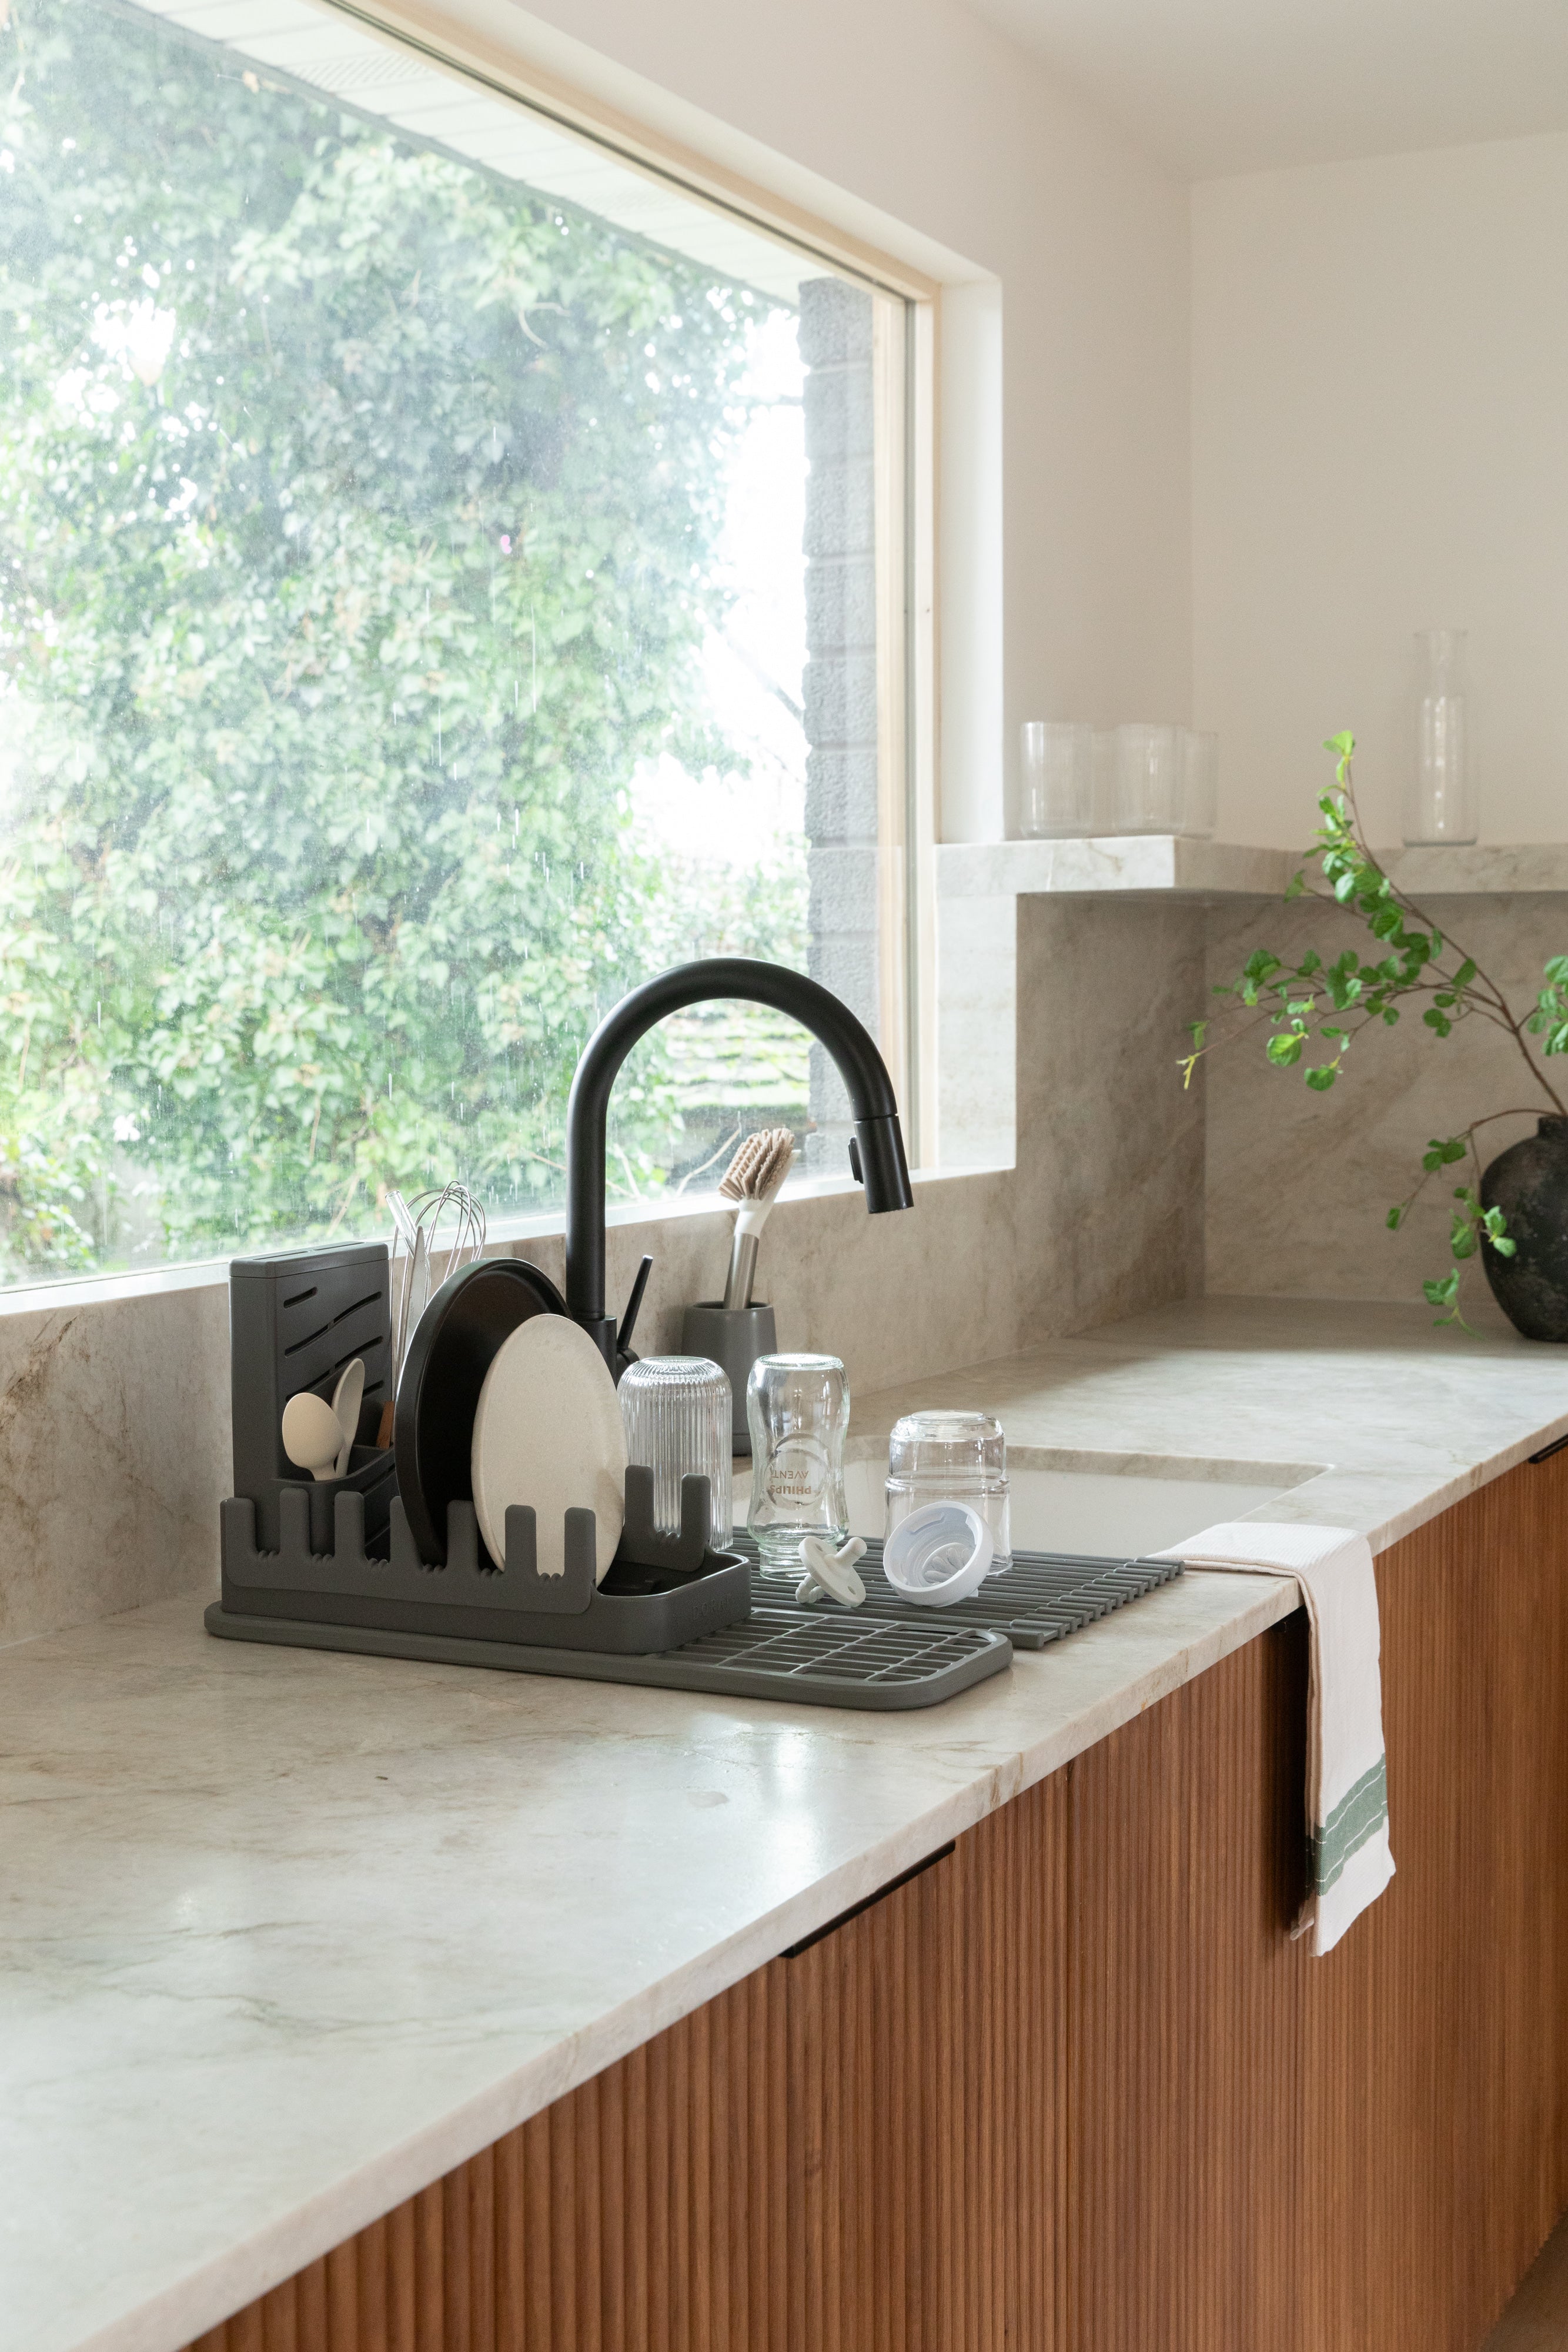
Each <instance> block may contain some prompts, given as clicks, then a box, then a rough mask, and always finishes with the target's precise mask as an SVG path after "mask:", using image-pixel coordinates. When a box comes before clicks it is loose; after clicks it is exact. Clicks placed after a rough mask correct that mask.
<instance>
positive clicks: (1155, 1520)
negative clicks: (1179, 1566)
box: [844, 1438, 1323, 1558]
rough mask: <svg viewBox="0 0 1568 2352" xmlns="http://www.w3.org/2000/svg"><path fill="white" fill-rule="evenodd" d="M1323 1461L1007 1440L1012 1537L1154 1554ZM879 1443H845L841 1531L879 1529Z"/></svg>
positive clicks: (1235, 1514) (1036, 1543)
mask: <svg viewBox="0 0 1568 2352" xmlns="http://www.w3.org/2000/svg"><path fill="white" fill-rule="evenodd" d="M1322 1467H1323V1465H1322V1463H1317V1462H1220V1461H1204V1460H1197V1459H1187V1458H1182V1457H1176V1456H1161V1455H1149V1454H1087V1455H1086V1454H1060V1453H1055V1452H1052V1451H1051V1450H1049V1449H1047V1448H1044V1447H1034V1446H1024V1445H1020V1446H1010V1447H1009V1450H1008V1476H1009V1481H1010V1483H1011V1488H1012V1537H1013V1542H1014V1544H1015V1545H1016V1546H1017V1547H1019V1549H1022V1550H1026V1551H1070V1552H1093V1553H1102V1552H1103V1553H1110V1554H1113V1555H1117V1556H1120V1557H1123V1558H1125V1557H1127V1556H1129V1555H1130V1554H1133V1553H1135V1552H1152V1551H1162V1550H1164V1549H1166V1546H1167V1545H1170V1544H1175V1543H1181V1542H1182V1541H1183V1540H1184V1539H1185V1538H1186V1537H1188V1536H1195V1535H1197V1533H1198V1532H1199V1531H1200V1530H1201V1529H1202V1528H1209V1527H1213V1526H1215V1525H1216V1524H1217V1523H1218V1521H1220V1520H1222V1519H1239V1518H1242V1517H1245V1516H1246V1515H1247V1513H1249V1511H1253V1510H1256V1509H1257V1508H1258V1507H1259V1506H1260V1504H1265V1503H1271V1502H1273V1501H1274V1500H1275V1498H1276V1497H1277V1496H1281V1495H1284V1494H1288V1493H1289V1492H1290V1491H1291V1488H1292V1487H1293V1486H1301V1485H1302V1484H1304V1482H1305V1481H1306V1480H1307V1479H1309V1478H1315V1477H1316V1476H1317V1475H1318V1474H1319V1472H1320V1471H1321V1470H1322ZM886 1475H887V1447H886V1444H885V1442H884V1441H877V1440H873V1439H869V1438H859V1439H852V1440H851V1443H850V1445H849V1449H848V1454H847V1458H846V1461H845V1465H844V1480H845V1486H846V1488H847V1491H848V1496H849V1506H850V1527H851V1529H852V1532H853V1533H854V1534H855V1535H858V1536H880V1535H881V1533H882V1530H883V1479H884V1477H885V1476H886Z"/></svg>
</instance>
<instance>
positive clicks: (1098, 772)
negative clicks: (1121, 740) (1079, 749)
mask: <svg viewBox="0 0 1568 2352" xmlns="http://www.w3.org/2000/svg"><path fill="white" fill-rule="evenodd" d="M1093 761H1094V793H1093V803H1092V805H1093V816H1092V827H1091V829H1092V831H1093V832H1095V833H1098V834H1108V833H1119V832H1120V831H1121V823H1120V820H1119V818H1118V816H1117V814H1116V730H1115V729H1114V728H1113V727H1096V729H1095V730H1094V750H1093Z"/></svg>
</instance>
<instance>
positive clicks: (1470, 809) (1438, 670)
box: [1405, 629, 1480, 848]
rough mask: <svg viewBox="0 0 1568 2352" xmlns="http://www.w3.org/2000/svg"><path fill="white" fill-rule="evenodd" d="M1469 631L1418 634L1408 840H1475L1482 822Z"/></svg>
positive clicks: (1411, 842)
mask: <svg viewBox="0 0 1568 2352" xmlns="http://www.w3.org/2000/svg"><path fill="white" fill-rule="evenodd" d="M1465 636H1466V632H1465V631H1464V630H1463V629H1420V630H1417V632H1416V653H1417V656H1418V657H1419V661H1420V667H1421V677H1420V685H1421V697H1420V700H1419V702H1418V703H1417V705H1416V761H1415V766H1414V769H1413V770H1412V772H1411V775H1410V780H1409V783H1408V785H1407V787H1406V794H1405V839H1406V842H1407V843H1408V844H1409V845H1410V846H1411V847H1412V848H1414V847H1416V845H1418V844H1427V843H1432V844H1437V843H1446V844H1448V845H1451V846H1453V847H1455V848H1459V847H1463V846H1465V845H1468V844H1469V843H1470V842H1472V841H1474V839H1475V838H1476V835H1477V834H1478V833H1479V829H1480V827H1479V818H1478V814H1477V807H1476V790H1475V780H1474V777H1473V776H1472V774H1471V772H1470V763H1469V718H1468V713H1467V708H1466V705H1467V700H1468V698H1467V695H1466V691H1465Z"/></svg>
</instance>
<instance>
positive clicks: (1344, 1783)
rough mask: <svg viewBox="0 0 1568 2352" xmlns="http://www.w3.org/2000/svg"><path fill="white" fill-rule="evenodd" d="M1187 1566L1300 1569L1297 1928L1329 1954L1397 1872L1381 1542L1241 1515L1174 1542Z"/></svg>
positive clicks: (1276, 1572) (1282, 1572)
mask: <svg viewBox="0 0 1568 2352" xmlns="http://www.w3.org/2000/svg"><path fill="white" fill-rule="evenodd" d="M1157 1557H1159V1558H1161V1559H1181V1560H1185V1561H1186V1564H1187V1566H1188V1567H1189V1568H1217V1569H1252V1570H1257V1571H1258V1572H1259V1573H1260V1574H1261V1575H1264V1576H1291V1577H1294V1579H1295V1580H1296V1585H1297V1588H1298V1590H1299V1591H1300V1592H1301V1599H1302V1601H1303V1602H1304V1604H1305V1606H1306V1612H1307V1623H1308V1627H1309V1637H1308V1638H1309V1644H1310V1647H1309V1664H1308V1683H1307V1841H1308V1849H1309V1852H1308V1862H1309V1881H1308V1892H1307V1899H1306V1901H1305V1903H1304V1904H1303V1905H1302V1906H1301V1916H1300V1918H1299V1919H1298V1920H1297V1922H1296V1925H1295V1927H1294V1928H1293V1929H1292V1931H1291V1932H1292V1933H1293V1934H1294V1935H1297V1936H1304V1935H1307V1934H1309V1933H1310V1934H1311V1936H1312V1950H1313V1952H1314V1953H1315V1954H1316V1955H1317V1956H1318V1957H1319V1958H1321V1957H1322V1954H1323V1953H1324V1952H1332V1951H1333V1948H1334V1946H1335V1945H1336V1944H1337V1943H1338V1941H1339V1939H1340V1937H1342V1936H1343V1934H1344V1931H1345V1929H1346V1928H1347V1927H1349V1926H1350V1924H1351V1921H1352V1920H1353V1919H1354V1918H1356V1917H1358V1916H1359V1915H1360V1914H1361V1913H1362V1912H1363V1911H1364V1910H1365V1908H1366V1906H1367V1905H1368V1904H1369V1903H1372V1902H1375V1900H1376V1898H1377V1896H1378V1895H1381V1894H1382V1892H1383V1890H1384V1888H1385V1886H1386V1885H1387V1884H1388V1882H1389V1880H1390V1879H1391V1878H1392V1877H1393V1875H1394V1856H1393V1854H1392V1853H1390V1851H1389V1846H1388V1774H1387V1769H1386V1767H1385V1762H1384V1754H1383V1678H1382V1675H1381V1672H1380V1670H1379V1664H1378V1659H1379V1652H1380V1648H1381V1641H1380V1634H1379V1627H1378V1618H1377V1584H1376V1580H1375V1577H1374V1575H1373V1572H1372V1547H1371V1545H1370V1544H1369V1543H1368V1542H1367V1540H1366V1538H1365V1537H1364V1536H1358V1535H1353V1534H1352V1533H1351V1531H1350V1530H1349V1528H1321V1527H1311V1526H1305V1525H1303V1526H1301V1527H1293V1526H1291V1525H1288V1524H1286V1523H1284V1522H1281V1521H1276V1522H1273V1523H1265V1522H1264V1521H1262V1520H1249V1519H1232V1520H1228V1521H1227V1522H1226V1523H1225V1524H1224V1525H1223V1526H1221V1527H1217V1528H1205V1529H1204V1531H1203V1533H1202V1534H1201V1535H1196V1536H1191V1537H1189V1538H1188V1539H1187V1541H1186V1543H1180V1544H1173V1545H1172V1546H1171V1549H1169V1550H1168V1551H1167V1552H1164V1553H1161V1554H1158V1555H1157Z"/></svg>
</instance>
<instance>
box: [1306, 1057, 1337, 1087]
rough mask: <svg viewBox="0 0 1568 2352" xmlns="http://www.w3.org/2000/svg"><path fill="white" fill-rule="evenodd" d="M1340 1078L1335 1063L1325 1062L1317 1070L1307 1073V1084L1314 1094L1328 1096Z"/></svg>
mask: <svg viewBox="0 0 1568 2352" xmlns="http://www.w3.org/2000/svg"><path fill="white" fill-rule="evenodd" d="M1338 1076H1339V1071H1338V1068H1337V1067H1336V1066H1335V1065H1334V1064H1333V1062H1323V1063H1321V1064H1320V1065H1319V1066H1318V1068H1316V1069H1315V1070H1309V1071H1308V1072H1307V1074H1306V1078H1307V1084H1308V1086H1310V1087H1311V1088H1312V1092H1313V1093H1314V1094H1316V1095H1326V1094H1327V1092H1328V1090H1329V1088H1330V1087H1332V1086H1333V1082H1334V1080H1335V1079H1336V1078H1337V1077H1338Z"/></svg>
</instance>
